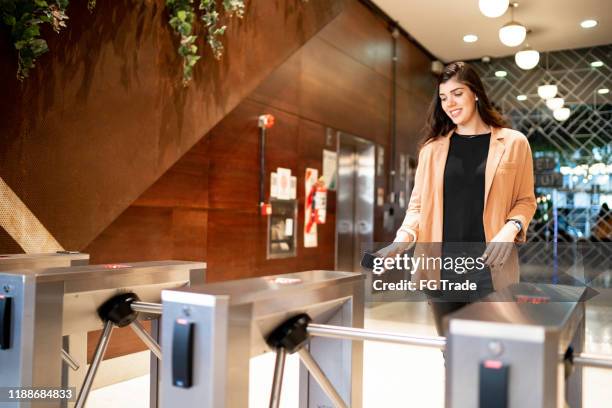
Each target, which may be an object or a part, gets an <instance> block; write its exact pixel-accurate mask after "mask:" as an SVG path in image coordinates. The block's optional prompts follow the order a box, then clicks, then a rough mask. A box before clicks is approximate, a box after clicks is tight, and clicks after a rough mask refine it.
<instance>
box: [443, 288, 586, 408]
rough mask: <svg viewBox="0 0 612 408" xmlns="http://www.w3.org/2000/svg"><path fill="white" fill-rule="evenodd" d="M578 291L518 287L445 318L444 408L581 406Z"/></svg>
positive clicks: (582, 314)
mask: <svg viewBox="0 0 612 408" xmlns="http://www.w3.org/2000/svg"><path fill="white" fill-rule="evenodd" d="M584 293H585V289H584V288H583V287H582V288H581V287H573V286H565V285H548V284H527V283H519V284H515V285H512V286H509V287H507V288H505V289H503V290H501V291H499V292H495V293H493V294H491V295H489V296H488V297H487V298H486V299H485V301H483V302H478V303H474V304H470V305H468V306H466V307H464V308H463V309H460V310H459V311H457V312H455V313H453V314H451V315H450V316H449V325H448V344H447V349H446V355H447V362H446V377H447V381H446V406H447V407H449V408H462V407H468V406H479V407H482V408H493V407H495V408H519V407H521V408H525V407H528V408H548V407H550V408H552V407H555V408H556V407H563V406H564V405H565V404H566V402H567V404H569V406H570V407H572V408H580V407H581V406H582V370H581V366H575V365H573V364H572V362H573V360H574V356H576V355H579V354H580V353H582V351H583V348H584V324H585V307H584V302H582V301H581V300H582V298H583V295H584Z"/></svg>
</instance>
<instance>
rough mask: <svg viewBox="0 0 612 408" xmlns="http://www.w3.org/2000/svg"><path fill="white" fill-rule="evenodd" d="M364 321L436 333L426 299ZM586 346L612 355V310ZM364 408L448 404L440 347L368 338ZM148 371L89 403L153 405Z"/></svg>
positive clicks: (598, 395)
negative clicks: (423, 301)
mask: <svg viewBox="0 0 612 408" xmlns="http://www.w3.org/2000/svg"><path fill="white" fill-rule="evenodd" d="M365 326H366V327H367V328H371V329H378V330H385V331H394V332H403V333H406V334H413V335H436V333H435V328H434V326H433V320H432V317H431V314H430V312H429V308H428V306H427V304H426V303H422V302H418V303H417V302H393V303H385V304H380V305H377V306H375V307H372V308H368V309H366V320H365ZM586 342H587V351H589V352H592V353H598V354H599V353H601V354H608V355H612V309H610V308H609V307H601V306H594V307H589V308H587V327H586ZM273 365H274V356H273V355H272V354H271V353H268V354H265V355H262V356H259V357H256V358H253V359H252V360H251V387H250V392H249V401H250V405H249V406H250V408H267V407H268V404H269V392H270V391H269V390H270V387H271V383H272V371H273ZM298 367H299V360H298V359H297V356H288V359H287V365H286V368H285V377H284V381H283V395H282V401H281V407H282V408H294V407H295V408H297V407H298V400H297V378H298ZM363 374H364V375H363V384H364V386H363V406H364V408H381V407H384V408H396V407H397V408H399V407H402V408H403V407H406V406H407V404H408V403H410V405H411V406H418V407H427V408H443V407H444V362H443V359H442V353H441V352H440V351H439V350H437V349H430V348H424V347H412V346H402V345H395V344H389V343H376V342H370V341H367V342H365V343H364V373H363ZM583 378H584V388H583V395H584V404H583V408H604V407H606V408H608V407H609V406H610V401H612V388H611V387H610V384H612V370H605V369H597V368H586V369H585V370H584V377H583ZM148 381H149V379H148V376H143V377H138V378H135V379H133V380H129V381H125V382H122V383H118V384H114V385H111V386H107V387H104V388H100V389H98V390H95V391H93V392H92V394H91V397H90V399H89V401H88V404H87V407H88V408H108V407H113V408H148V403H149V401H148V389H149V384H148Z"/></svg>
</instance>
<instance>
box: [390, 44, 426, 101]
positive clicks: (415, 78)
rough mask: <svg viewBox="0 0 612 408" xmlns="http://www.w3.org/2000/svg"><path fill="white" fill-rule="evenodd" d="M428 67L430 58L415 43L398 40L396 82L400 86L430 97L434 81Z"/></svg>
mask: <svg viewBox="0 0 612 408" xmlns="http://www.w3.org/2000/svg"><path fill="white" fill-rule="evenodd" d="M430 69H431V60H430V59H429V57H427V55H425V54H424V53H423V52H422V51H421V50H419V48H418V47H417V46H416V45H415V44H413V43H412V42H410V41H407V40H406V39H401V40H400V41H398V44H397V79H396V83H397V84H398V85H399V86H400V87H402V88H403V89H404V90H406V91H411V92H418V93H422V94H426V95H428V97H431V95H432V92H433V84H434V82H433V75H432V74H431V71H430Z"/></svg>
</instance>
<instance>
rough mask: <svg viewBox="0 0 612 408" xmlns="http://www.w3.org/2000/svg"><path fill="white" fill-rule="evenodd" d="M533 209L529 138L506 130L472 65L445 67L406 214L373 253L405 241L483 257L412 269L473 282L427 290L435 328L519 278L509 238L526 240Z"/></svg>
mask: <svg viewBox="0 0 612 408" xmlns="http://www.w3.org/2000/svg"><path fill="white" fill-rule="evenodd" d="M535 208H536V201H535V196H534V181H533V161H532V157H531V149H530V147H529V142H528V141H527V138H526V137H525V136H524V135H523V134H521V133H520V132H517V131H515V130H512V129H509V128H507V125H506V121H505V120H504V119H503V117H502V116H501V115H500V113H499V112H497V111H496V110H495V108H494V107H493V105H492V104H491V102H490V100H489V98H488V97H487V94H486V92H485V90H484V86H483V84H482V81H481V80H480V77H479V76H478V74H477V73H476V71H475V70H474V69H473V68H472V67H471V66H470V65H468V64H466V63H464V62H454V63H451V64H449V65H447V66H446V67H445V68H444V70H443V72H442V74H441V75H440V76H439V78H438V84H437V89H436V93H435V95H434V98H433V101H432V103H431V106H430V110H429V117H428V122H427V135H426V137H425V140H424V142H423V145H422V148H421V151H420V154H419V163H418V167H417V170H416V176H415V185H414V189H413V191H412V196H411V198H410V204H409V206H408V210H407V211H406V216H405V218H404V221H403V223H402V226H401V227H400V228H399V230H398V232H397V236H396V239H395V243H394V244H393V245H390V246H388V247H387V248H384V249H383V250H381V251H379V254H380V255H382V256H385V257H389V256H394V255H395V254H396V253H398V252H400V251H401V250H402V249H404V248H405V247H406V243H411V242H415V241H417V242H419V243H436V244H438V243H441V251H442V253H443V254H444V255H445V256H462V255H463V253H464V252H467V254H468V256H473V257H478V256H480V255H482V257H483V258H484V259H485V260H486V261H485V264H486V266H483V267H481V268H479V269H476V270H474V271H471V272H470V273H465V274H461V272H460V271H458V270H457V268H446V267H443V268H439V270H435V271H433V272H432V271H431V270H429V271H423V272H422V273H420V274H419V272H417V273H416V274H415V278H414V279H415V280H422V279H428V280H434V281H436V282H438V283H440V282H443V281H444V280H450V281H454V282H458V279H459V278H458V276H459V277H460V278H461V279H465V280H471V281H475V282H476V283H477V286H478V289H477V290H476V291H475V293H470V294H469V296H467V297H465V298H460V299H457V298H456V297H447V295H449V291H448V290H445V289H448V286H446V287H444V286H441V285H437V288H438V289H440V288H441V290H434V291H430V293H429V294H430V295H431V296H432V302H431V305H432V307H433V312H434V317H435V320H436V326H437V329H438V332H439V334H441V335H442V334H444V333H443V327H442V318H443V317H444V315H446V314H447V313H450V312H452V311H454V310H457V309H459V308H461V307H463V306H465V305H466V304H468V303H469V302H471V301H474V300H478V299H480V298H481V297H483V296H486V295H487V294H488V293H490V292H491V291H492V290H499V289H502V288H503V287H505V286H507V285H509V284H511V283H515V282H518V280H519V279H518V278H519V275H518V258H517V257H516V256H513V257H510V254H511V253H512V250H513V245H512V244H513V243H514V242H523V241H524V240H525V230H526V229H527V226H528V225H529V222H530V221H531V218H532V217H533V214H534V212H535ZM421 247H424V246H423V245H421ZM415 253H417V250H416V249H415ZM460 254H461V255H460ZM428 287H429V286H428ZM451 295H452V294H451ZM449 298H450V299H452V300H451V301H450V302H448V300H449ZM439 299H440V300H444V301H445V302H439V301H438V300H439Z"/></svg>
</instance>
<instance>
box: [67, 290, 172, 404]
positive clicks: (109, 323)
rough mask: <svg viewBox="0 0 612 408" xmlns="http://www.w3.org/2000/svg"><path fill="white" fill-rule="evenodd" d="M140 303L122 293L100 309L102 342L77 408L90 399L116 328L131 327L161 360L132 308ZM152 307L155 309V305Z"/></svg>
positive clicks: (158, 350)
mask: <svg viewBox="0 0 612 408" xmlns="http://www.w3.org/2000/svg"><path fill="white" fill-rule="evenodd" d="M139 301H140V299H139V298H138V296H137V295H136V294H135V293H121V294H119V295H115V296H113V297H111V298H110V299H108V300H107V301H106V302H104V303H103V304H102V305H101V306H100V307H99V308H98V316H99V317H100V319H101V320H102V321H103V322H104V329H103V330H102V335H101V336H100V340H99V341H98V345H97V346H96V350H95V353H94V358H93V360H92V363H91V365H90V366H89V369H88V370H87V374H86V375H85V380H84V381H83V386H82V387H81V390H80V391H79V395H78V397H77V401H76V405H75V407H76V408H83V407H84V406H85V403H86V402H87V398H88V397H89V393H90V391H91V386H92V385H93V381H94V378H95V376H96V372H97V371H98V367H99V366H100V363H101V362H102V359H103V358H104V354H105V353H106V349H107V347H108V343H109V341H110V337H111V334H112V332H113V327H114V326H117V327H125V326H130V327H131V328H132V329H133V330H134V331H135V332H136V334H137V335H138V337H139V338H140V339H141V340H142V341H143V342H144V343H145V344H146V345H147V347H148V348H149V349H150V350H151V351H152V352H153V354H155V356H156V357H157V358H158V359H161V357H162V354H161V348H160V347H159V344H158V343H157V342H156V341H155V339H153V338H152V337H151V336H150V335H149V333H147V331H146V330H145V329H144V327H142V325H141V324H140V323H139V322H138V320H137V318H138V312H137V311H135V310H134V309H133V307H132V306H133V304H134V303H136V302H139ZM150 305H153V306H154V307H155V304H150Z"/></svg>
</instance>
